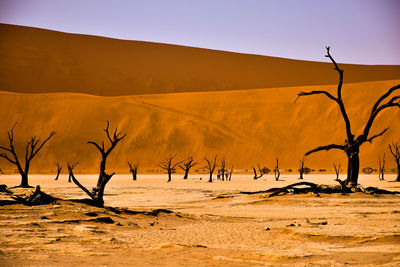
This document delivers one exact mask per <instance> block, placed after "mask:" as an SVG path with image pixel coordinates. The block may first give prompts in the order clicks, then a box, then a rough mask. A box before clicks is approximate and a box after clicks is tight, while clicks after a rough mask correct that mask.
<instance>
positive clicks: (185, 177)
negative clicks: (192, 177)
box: [183, 169, 189, 180]
mask: <svg viewBox="0 0 400 267" xmlns="http://www.w3.org/2000/svg"><path fill="white" fill-rule="evenodd" d="M188 176H189V170H188V169H186V170H185V175H184V176H183V180H187V178H188Z"/></svg>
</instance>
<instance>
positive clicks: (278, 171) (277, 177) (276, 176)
mask: <svg viewBox="0 0 400 267" xmlns="http://www.w3.org/2000/svg"><path fill="white" fill-rule="evenodd" d="M274 175H275V181H278V180H279V177H280V176H281V171H280V170H279V159H278V158H276V165H275V169H274Z"/></svg>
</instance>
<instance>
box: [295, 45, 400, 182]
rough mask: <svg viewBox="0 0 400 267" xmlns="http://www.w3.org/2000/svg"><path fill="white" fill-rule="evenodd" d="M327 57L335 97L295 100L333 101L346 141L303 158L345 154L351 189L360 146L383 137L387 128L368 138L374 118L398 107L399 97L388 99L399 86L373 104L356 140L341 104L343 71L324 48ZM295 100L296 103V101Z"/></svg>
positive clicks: (307, 94) (319, 93)
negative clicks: (331, 152)
mask: <svg viewBox="0 0 400 267" xmlns="http://www.w3.org/2000/svg"><path fill="white" fill-rule="evenodd" d="M326 50H327V54H326V57H328V58H329V59H330V60H331V61H332V63H333V65H334V69H335V70H336V71H337V72H338V73H339V83H338V87H337V96H333V95H332V94H331V93H329V92H328V91H311V92H300V93H299V94H298V96H297V99H298V98H299V97H301V96H309V95H324V96H326V97H328V98H329V99H330V100H332V101H334V102H335V103H336V104H337V105H338V106H339V109H340V112H341V115H342V117H343V120H344V123H345V126H346V137H347V138H346V140H345V141H344V144H330V145H325V146H319V147H317V148H315V149H312V150H310V151H308V152H306V153H305V156H308V155H310V154H312V153H315V152H318V151H328V150H331V149H339V150H342V151H344V152H345V153H346V156H347V159H348V164H347V179H346V181H345V183H346V185H348V184H350V186H351V187H353V186H356V185H357V184H358V174H359V169H360V158H359V152H360V146H361V145H362V144H364V143H365V142H372V141H373V140H374V139H375V138H377V137H379V136H381V135H383V134H384V133H385V132H386V131H387V130H388V128H385V129H383V130H382V131H381V132H379V133H377V134H374V135H372V136H370V130H371V127H372V124H373V122H374V120H375V118H376V117H377V116H378V114H379V113H381V112H382V111H383V110H385V109H387V108H390V107H399V108H400V103H399V102H398V100H399V99H400V95H396V96H392V97H391V98H390V99H388V97H389V96H390V95H391V94H392V93H393V92H394V91H396V90H398V89H400V84H398V85H396V86H393V87H392V88H390V89H389V90H388V91H387V92H386V93H384V94H383V95H382V96H381V97H379V99H378V100H377V101H376V102H375V104H374V105H373V107H372V110H371V113H370V115H369V118H368V120H367V123H366V124H365V127H364V129H363V132H362V133H361V134H360V135H359V136H358V137H357V138H356V137H355V135H354V134H353V132H352V130H351V125H350V119H349V117H348V115H347V111H346V108H345V106H344V104H343V99H342V85H343V70H342V69H340V68H339V66H338V65H337V63H336V62H335V60H334V59H333V58H332V56H331V54H330V53H329V46H328V47H326ZM297 99H296V101H297Z"/></svg>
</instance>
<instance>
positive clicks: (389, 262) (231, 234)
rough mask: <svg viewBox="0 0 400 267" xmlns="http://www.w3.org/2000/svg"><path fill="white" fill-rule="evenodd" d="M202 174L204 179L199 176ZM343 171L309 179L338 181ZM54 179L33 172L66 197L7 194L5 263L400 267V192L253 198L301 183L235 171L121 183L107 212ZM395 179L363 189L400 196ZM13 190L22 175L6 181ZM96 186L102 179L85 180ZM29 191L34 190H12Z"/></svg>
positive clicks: (110, 191)
mask: <svg viewBox="0 0 400 267" xmlns="http://www.w3.org/2000/svg"><path fill="white" fill-rule="evenodd" d="M200 177H202V178H203V179H202V180H200ZM334 178H335V177H334V175H307V176H306V177H305V180H306V181H311V182H315V183H323V184H335V182H334V181H333V179H334ZM53 179H54V177H53V176H43V175H32V176H31V180H30V181H31V184H32V185H36V184H40V185H41V186H42V190H43V191H45V192H47V193H49V194H51V195H53V196H55V197H58V198H62V199H63V200H58V201H57V202H56V203H54V204H51V205H42V206H31V207H28V206H23V205H20V204H10V203H9V204H7V205H6V203H7V200H9V197H8V196H7V195H6V194H1V198H0V200H1V201H0V203H2V205H1V206H0V236H1V238H0V244H1V245H0V265H1V266H84V265H126V266H222V265H223V266H276V265H278V266H344V265H359V266H399V265H400V196H399V195H378V196H373V195H366V194H361V193H356V194H352V195H340V194H334V195H325V194H322V195H321V196H320V197H317V196H315V195H313V194H307V195H287V196H278V197H273V198H267V197H266V194H263V193H260V194H254V195H246V194H242V193H241V192H242V191H259V190H265V189H267V188H270V187H277V186H284V185H287V184H291V183H293V182H297V181H298V180H297V176H296V175H283V176H281V179H280V181H275V180H274V178H273V177H272V176H266V177H265V178H261V179H259V180H257V181H253V180H252V177H251V175H234V176H233V180H232V181H231V182H222V181H215V182H214V183H212V184H210V183H207V182H206V181H205V176H204V175H203V176H200V175H193V176H191V177H190V178H189V180H186V181H185V180H182V176H180V175H175V176H174V177H173V180H172V182H171V183H167V182H166V181H167V177H166V175H162V176H160V175H139V177H138V180H137V181H132V180H131V177H130V176H128V175H119V176H116V177H114V178H113V179H112V180H111V181H110V183H109V185H108V186H107V188H106V195H105V201H106V205H107V206H109V207H114V208H115V209H108V210H106V209H101V208H96V207H92V206H89V205H87V204H85V203H84V201H82V199H84V198H86V196H85V195H84V193H83V192H81V191H80V189H79V188H77V187H76V186H74V185H73V184H70V183H68V182H67V177H66V176H65V175H63V176H61V177H60V180H59V181H54V180H53ZM393 179H394V176H393V175H387V176H386V177H385V181H378V179H377V176H376V175H362V176H361V177H360V182H361V183H362V184H363V185H364V186H379V187H380V188H383V189H388V190H393V191H400V183H394V182H391V180H393ZM1 181H2V183H5V184H7V185H9V186H12V185H17V184H18V183H19V177H18V176H8V175H3V176H1ZM80 181H81V182H82V183H83V184H85V185H87V186H88V187H90V184H91V183H95V181H96V176H94V175H86V176H80ZM13 191H14V193H23V191H25V189H13Z"/></svg>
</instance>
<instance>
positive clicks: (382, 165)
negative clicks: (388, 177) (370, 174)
mask: <svg viewBox="0 0 400 267" xmlns="http://www.w3.org/2000/svg"><path fill="white" fill-rule="evenodd" d="M378 161H379V169H378V179H379V181H383V180H385V164H386V160H385V153H383V157H382V160H381V157H379V156H378Z"/></svg>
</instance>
